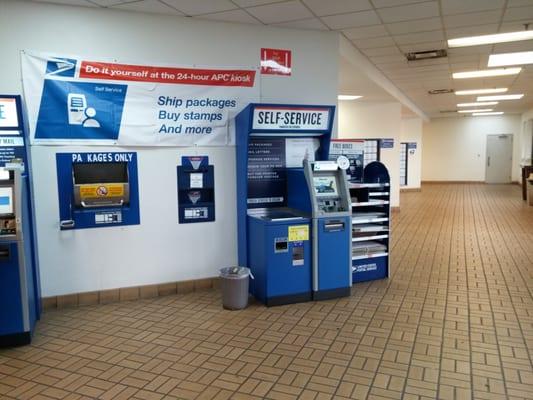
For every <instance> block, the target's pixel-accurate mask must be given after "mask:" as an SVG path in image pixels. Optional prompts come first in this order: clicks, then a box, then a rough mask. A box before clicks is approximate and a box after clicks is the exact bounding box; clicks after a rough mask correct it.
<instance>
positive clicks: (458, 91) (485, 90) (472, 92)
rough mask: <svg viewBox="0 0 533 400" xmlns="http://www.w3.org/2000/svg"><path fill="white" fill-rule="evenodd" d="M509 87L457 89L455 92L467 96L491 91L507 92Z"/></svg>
mask: <svg viewBox="0 0 533 400" xmlns="http://www.w3.org/2000/svg"><path fill="white" fill-rule="evenodd" d="M507 90H509V89H507V88H494V89H473V90H457V91H456V92H455V94H456V95H458V96H467V95H470V94H490V93H505V92H507Z"/></svg>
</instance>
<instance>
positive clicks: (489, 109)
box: [457, 108, 494, 113]
mask: <svg viewBox="0 0 533 400" xmlns="http://www.w3.org/2000/svg"><path fill="white" fill-rule="evenodd" d="M492 110H494V109H493V108H478V109H477V110H459V111H457V112H459V113H478V112H490V111H492Z"/></svg>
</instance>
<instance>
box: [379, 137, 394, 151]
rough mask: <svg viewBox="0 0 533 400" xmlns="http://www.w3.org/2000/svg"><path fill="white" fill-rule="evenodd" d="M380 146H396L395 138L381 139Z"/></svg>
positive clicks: (383, 147)
mask: <svg viewBox="0 0 533 400" xmlns="http://www.w3.org/2000/svg"><path fill="white" fill-rule="evenodd" d="M380 147H381V148H382V149H392V148H394V139H381V140H380Z"/></svg>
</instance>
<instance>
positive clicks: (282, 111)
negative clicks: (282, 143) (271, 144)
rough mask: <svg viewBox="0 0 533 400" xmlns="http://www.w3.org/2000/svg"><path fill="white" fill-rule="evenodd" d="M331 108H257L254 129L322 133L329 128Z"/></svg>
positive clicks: (255, 109)
mask: <svg viewBox="0 0 533 400" xmlns="http://www.w3.org/2000/svg"><path fill="white" fill-rule="evenodd" d="M329 119H330V109H329V108H309V107H306V108H297V107H296V108H293V107H281V106H280V107H276V106H264V107H263V106H257V107H255V108H254V116H253V124H252V129H265V130H286V129H287V130H288V129H290V130H305V131H321V130H326V129H328V128H329V123H330V120H329Z"/></svg>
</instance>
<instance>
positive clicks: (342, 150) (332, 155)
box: [329, 139, 365, 182]
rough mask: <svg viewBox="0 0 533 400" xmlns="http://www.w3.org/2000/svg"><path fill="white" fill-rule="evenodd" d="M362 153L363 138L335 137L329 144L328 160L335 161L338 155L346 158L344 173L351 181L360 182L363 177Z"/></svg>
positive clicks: (363, 150)
mask: <svg viewBox="0 0 533 400" xmlns="http://www.w3.org/2000/svg"><path fill="white" fill-rule="evenodd" d="M364 154H365V141H364V140H352V139H337V140H332V141H331V143H330V145H329V159H330V160H333V161H336V160H337V159H338V158H339V157H340V156H344V157H346V158H347V159H348V161H349V165H348V168H347V169H346V174H347V175H348V179H349V180H350V181H352V182H361V181H362V179H363V162H364Z"/></svg>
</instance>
